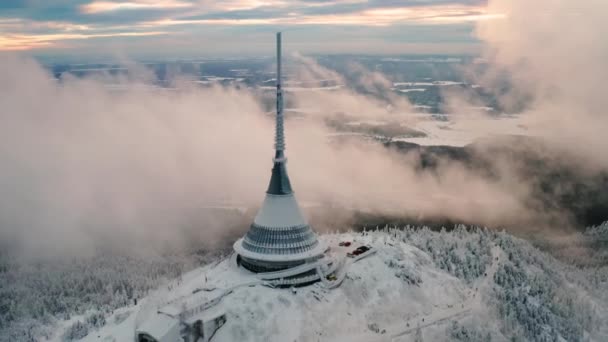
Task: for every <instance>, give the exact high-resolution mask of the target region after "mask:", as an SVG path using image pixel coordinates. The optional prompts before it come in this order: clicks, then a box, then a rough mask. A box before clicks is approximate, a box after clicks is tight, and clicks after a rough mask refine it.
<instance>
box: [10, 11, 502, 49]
mask: <svg viewBox="0 0 608 342" xmlns="http://www.w3.org/2000/svg"><path fill="white" fill-rule="evenodd" d="M503 16H504V13H493V12H490V10H489V9H488V7H487V4H486V0H333V1H331V0H225V1H211V0H122V1H121V0H1V1H0V51H20V53H23V54H27V55H45V54H60V55H86V54H96V53H102V52H103V53H110V54H118V55H120V54H125V55H147V56H155V55H156V56H162V55H166V56H186V55H197V56H198V55H201V56H204V55H230V56H234V55H263V54H267V53H268V51H272V49H271V45H272V43H273V42H272V39H268V36H269V33H271V32H275V31H279V30H281V31H283V32H285V37H286V39H288V42H289V45H290V48H291V49H293V50H296V51H298V52H302V53H328V54H334V53H364V54H426V53H430V54H435V53H441V54H469V53H475V51H476V50H477V49H478V45H479V42H478V41H477V40H476V38H475V34H474V30H475V25H476V23H478V22H479V21H484V20H499V19H500V18H502V17H503Z"/></svg>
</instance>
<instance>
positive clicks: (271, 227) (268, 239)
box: [234, 32, 326, 272]
mask: <svg viewBox="0 0 608 342" xmlns="http://www.w3.org/2000/svg"><path fill="white" fill-rule="evenodd" d="M281 71H282V70H281V33H280V32H279V33H277V102H276V107H277V116H276V132H275V156H274V159H273V161H274V166H273V168H272V175H271V177H270V184H269V185H268V190H267V191H266V198H265V199H264V203H263V204H262V207H261V208H260V211H259V212H258V214H257V215H256V217H255V219H254V220H253V223H252V224H251V227H250V229H249V231H248V232H247V234H246V235H245V236H244V237H243V238H241V239H239V240H237V241H236V242H235V243H234V251H235V252H236V253H237V254H238V255H239V260H240V264H241V265H243V266H244V267H245V268H247V269H249V270H250V271H253V272H272V271H279V270H284V269H288V268H291V267H295V266H299V265H302V264H305V263H308V262H314V261H316V260H318V259H320V258H321V257H323V253H324V252H325V249H326V248H325V246H324V245H323V244H322V243H320V242H319V241H318V239H317V236H316V234H315V232H314V231H313V230H312V229H311V227H310V225H309V224H308V222H307V221H306V219H305V218H304V215H302V212H301V210H300V207H299V206H298V202H297V200H296V197H295V195H294V193H293V190H292V188H291V183H290V182H289V177H288V175H287V167H286V164H287V158H285V134H284V117H283V89H282V88H281V83H282V82H281V78H282V75H281Z"/></svg>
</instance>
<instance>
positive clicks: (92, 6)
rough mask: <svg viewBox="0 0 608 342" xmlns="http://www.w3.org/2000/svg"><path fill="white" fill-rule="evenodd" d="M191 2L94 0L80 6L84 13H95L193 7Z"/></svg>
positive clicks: (173, 0)
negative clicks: (115, 0) (116, 0)
mask: <svg viewBox="0 0 608 342" xmlns="http://www.w3.org/2000/svg"><path fill="white" fill-rule="evenodd" d="M193 6H194V4H193V3H190V2H183V1H177V0H161V1H151V0H133V1H126V2H125V1H121V2H114V1H94V2H91V3H89V4H86V5H82V6H80V9H81V11H82V12H83V13H86V14H94V13H102V12H112V11H120V10H141V9H175V8H188V7H193Z"/></svg>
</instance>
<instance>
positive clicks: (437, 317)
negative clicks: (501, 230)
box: [392, 246, 502, 341]
mask: <svg viewBox="0 0 608 342" xmlns="http://www.w3.org/2000/svg"><path fill="white" fill-rule="evenodd" d="M491 255H492V264H491V265H490V267H489V268H488V269H487V272H486V273H485V275H484V277H483V278H481V279H479V280H477V281H476V282H475V283H474V284H473V285H472V288H474V289H475V292H474V294H473V296H472V297H469V298H468V299H467V300H465V301H464V302H463V303H462V305H461V306H460V308H459V307H458V306H454V307H451V308H448V309H445V310H437V311H435V312H432V313H430V314H428V315H426V316H424V317H422V318H420V319H416V320H417V321H418V323H417V324H415V325H414V324H413V322H411V321H407V323H406V325H407V326H408V328H407V329H405V330H402V331H400V332H398V333H394V334H393V335H392V338H393V339H392V341H396V339H398V338H399V337H402V336H404V335H407V334H410V333H412V332H415V331H416V330H417V329H418V328H420V329H424V328H427V327H430V326H433V325H438V324H441V323H444V322H446V321H449V320H454V319H460V318H463V317H466V316H468V315H469V314H471V313H472V312H473V311H474V309H475V308H479V307H481V305H482V301H481V293H483V292H485V291H486V290H487V289H489V287H490V286H491V285H492V283H493V282H494V274H496V271H497V270H498V265H499V264H500V262H501V260H502V250H501V249H500V247H498V246H494V247H492V250H491Z"/></svg>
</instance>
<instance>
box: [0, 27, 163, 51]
mask: <svg viewBox="0 0 608 342" xmlns="http://www.w3.org/2000/svg"><path fill="white" fill-rule="evenodd" d="M163 34H167V32H163V31H148V32H115V33H94V34H82V33H72V34H69V33H63V34H62V33H58V34H39V35H5V36H0V51H1V50H4V51H23V50H30V49H35V48H42V47H48V46H52V45H53V44H54V43H55V42H59V41H67V40H75V39H92V38H108V37H146V36H158V35H163Z"/></svg>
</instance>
